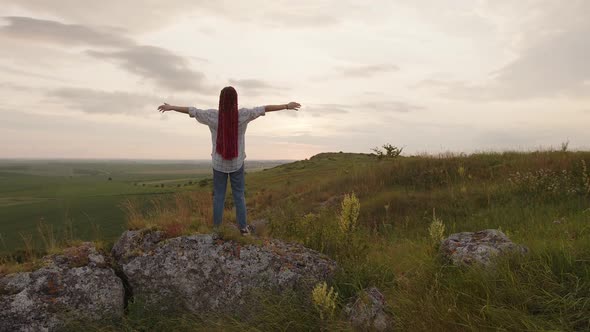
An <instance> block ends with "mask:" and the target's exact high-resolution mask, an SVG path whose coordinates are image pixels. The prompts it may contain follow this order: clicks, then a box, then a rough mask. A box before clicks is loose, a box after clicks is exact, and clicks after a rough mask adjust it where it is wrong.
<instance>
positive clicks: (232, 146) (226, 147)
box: [216, 86, 238, 160]
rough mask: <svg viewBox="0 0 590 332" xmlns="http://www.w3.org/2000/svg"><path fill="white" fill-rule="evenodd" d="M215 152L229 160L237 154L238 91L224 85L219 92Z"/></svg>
mask: <svg viewBox="0 0 590 332" xmlns="http://www.w3.org/2000/svg"><path fill="white" fill-rule="evenodd" d="M216 145H217V149H216V151H217V153H219V154H220V155H221V156H222V157H223V159H226V160H230V159H234V158H236V157H237V156H238V93H237V92H236V89H234V88H233V87H231V86H226V87H225V88H223V89H222V90H221V93H220V94H219V114H218V121H217V141H216Z"/></svg>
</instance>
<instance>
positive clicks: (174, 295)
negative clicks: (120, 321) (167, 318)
mask: <svg viewBox="0 0 590 332" xmlns="http://www.w3.org/2000/svg"><path fill="white" fill-rule="evenodd" d="M112 255H113V257H114V259H115V260H116V261H117V263H118V264H119V265H120V267H121V269H122V271H123V272H124V273H125V275H126V277H127V280H128V282H129V284H130V286H131V288H132V289H133V294H134V297H136V298H141V299H142V301H144V302H145V303H146V304H155V305H157V306H158V307H159V308H160V309H166V306H170V305H173V306H176V307H177V308H180V307H182V308H183V309H187V310H189V311H192V312H199V313H202V312H206V311H210V310H216V311H229V310H235V309H236V308H237V307H238V306H239V305H240V304H244V303H245V301H246V296H247V293H248V292H249V291H253V290H257V289H263V290H282V289H288V288H290V289H311V288H312V287H313V285H315V284H316V283H317V282H318V281H320V280H325V279H328V278H330V277H331V276H332V275H333V273H334V271H335V269H336V264H335V262H334V261H332V260H331V259H329V258H328V257H326V256H324V255H322V254H320V253H318V252H316V251H313V250H311V249H307V248H305V247H303V246H301V245H298V244H290V243H284V242H281V241H278V240H265V241H264V242H263V243H261V244H255V245H244V244H240V243H238V242H236V241H224V240H223V239H221V238H219V237H218V236H216V235H211V234H198V235H190V236H181V237H176V238H172V239H164V237H163V234H162V233H161V232H159V231H148V230H139V231H127V232H125V233H124V234H123V235H122V236H121V238H120V239H119V241H118V242H117V243H116V244H115V246H114V247H113V250H112Z"/></svg>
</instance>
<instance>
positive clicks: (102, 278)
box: [0, 243, 124, 331]
mask: <svg viewBox="0 0 590 332" xmlns="http://www.w3.org/2000/svg"><path fill="white" fill-rule="evenodd" d="M123 301H124V291H123V284H122V282H121V279H119V278H118V277H117V276H116V275H115V272H114V271H113V269H111V268H110V267H109V266H108V265H107V263H106V262H105V257H104V256H103V255H101V254H100V253H98V251H97V250H96V248H95V247H94V246H93V245H92V244H91V243H83V244H82V245H80V246H78V247H73V248H68V249H65V250H64V253H63V254H59V255H52V256H47V257H45V258H44V259H43V267H41V268H40V269H38V270H36V271H33V272H21V273H14V274H9V275H7V276H4V277H2V278H0V331H55V330H58V329H59V328H60V327H62V326H63V325H64V324H66V323H67V322H68V321H70V320H76V321H78V320H84V321H98V320H104V319H113V318H114V319H117V318H120V317H121V316H122V315H123V307H124V303H123Z"/></svg>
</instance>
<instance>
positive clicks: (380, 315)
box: [344, 287, 393, 331]
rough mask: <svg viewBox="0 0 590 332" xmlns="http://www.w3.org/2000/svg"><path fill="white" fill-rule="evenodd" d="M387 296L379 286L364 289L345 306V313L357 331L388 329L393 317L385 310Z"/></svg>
mask: <svg viewBox="0 0 590 332" xmlns="http://www.w3.org/2000/svg"><path fill="white" fill-rule="evenodd" d="M385 306H386V303H385V296H384V295H383V294H382V293H381V291H379V289H378V288H377V287H371V288H369V289H365V290H362V291H361V292H360V293H359V295H358V296H357V297H355V298H354V299H353V300H352V301H351V302H349V303H348V304H347V305H346V306H345V307H344V313H345V315H346V316H347V317H348V320H349V321H350V323H351V324H352V326H353V327H354V329H355V330H357V331H388V330H391V329H392V322H393V321H392V319H391V317H390V316H389V315H388V314H387V313H386V312H385Z"/></svg>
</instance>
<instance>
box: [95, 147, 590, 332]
mask: <svg viewBox="0 0 590 332" xmlns="http://www.w3.org/2000/svg"><path fill="white" fill-rule="evenodd" d="M587 165H590V152H582V151H580V152H570V151H535V152H502V153H477V154H471V155H465V154H455V155H453V154H444V155H436V156H428V155H421V156H400V157H396V158H382V159H378V158H376V157H375V156H374V155H370V154H354V153H322V154H319V155H316V156H313V157H312V158H309V159H307V160H301V161H297V162H292V163H288V164H283V165H279V166H276V167H273V168H269V169H264V170H261V171H258V172H248V174H247V177H246V184H247V186H246V197H247V202H248V208H249V217H250V220H252V221H254V220H256V221H257V222H259V223H260V225H261V227H260V228H259V229H258V231H259V232H258V238H256V239H254V240H253V241H258V240H260V239H261V240H263V239H268V238H274V239H280V240H282V241H287V242H298V243H300V244H302V245H304V246H305V247H307V248H311V249H313V250H316V251H318V252H320V253H322V254H324V255H327V256H328V257H330V258H331V259H334V260H335V261H336V263H337V264H338V266H339V267H340V269H339V271H338V273H337V274H336V275H335V277H334V279H333V280H332V281H331V282H330V284H329V287H333V291H334V294H335V293H337V295H336V297H335V298H334V301H335V302H334V303H335V306H336V307H337V308H339V309H343V308H344V307H345V306H346V303H348V302H349V301H350V300H351V299H354V298H355V297H356V296H357V295H358V294H361V293H362V292H363V290H365V289H369V288H371V287H377V288H378V289H379V290H380V291H381V292H382V293H383V296H384V298H385V299H386V300H385V310H386V311H387V312H388V313H389V314H391V316H392V317H393V318H394V323H393V326H394V327H395V328H396V329H399V330H429V331H432V330H466V331H468V330H481V329H488V328H493V329H506V330H523V329H537V330H543V329H548V330H584V329H588V328H590V321H588V317H590V297H589V296H588V294H590V265H589V262H590V232H588V224H589V222H590V201H589V198H590V172H589V171H588V168H587ZM210 185H211V184H210V183H205V185H204V186H197V187H194V188H193V190H184V191H182V192H178V193H175V194H173V195H172V196H169V197H167V198H163V199H162V200H152V201H148V202H143V203H141V202H137V201H135V202H134V201H129V202H128V204H127V205H125V213H126V216H127V220H128V225H127V227H128V228H131V229H143V228H146V227H147V228H149V229H155V230H158V231H161V232H162V234H165V236H166V237H169V238H174V237H177V236H190V235H191V234H198V233H208V232H209V231H210V229H209V227H210V220H211V206H210V205H211V187H210ZM350 197H354V198H355V199H356V198H358V210H355V208H354V206H356V205H354V204H353V203H351V202H354V200H351V198H350ZM351 204H353V205H352V208H351ZM355 204H356V203H355ZM226 206H227V207H228V210H227V211H226V214H225V216H226V217H227V219H226V220H224V223H225V224H226V225H231V224H232V223H234V222H235V216H234V215H233V212H232V211H231V207H232V202H231V194H230V193H228V198H227V201H226ZM354 211H358V217H356V216H355V217H354V218H352V217H351V214H355V213H354ZM352 219H354V220H355V222H354V227H352V226H351V227H348V228H346V227H345V228H343V226H342V222H343V220H352ZM343 229H345V230H346V231H343ZM485 229H495V230H498V231H501V232H503V233H504V234H505V235H506V236H508V237H509V238H510V240H512V241H514V242H515V243H518V244H522V245H523V246H526V248H527V255H525V256H517V257H508V258H506V259H499V260H498V261H497V262H496V264H495V265H494V267H493V268H491V269H490V268H485V269H484V268H480V267H477V266H473V267H470V268H457V267H456V266H454V265H452V264H448V263H446V262H444V261H441V260H440V255H439V245H440V240H441V238H440V236H441V235H444V236H448V235H450V234H454V233H461V232H477V231H481V230H485ZM227 232H228V234H230V235H229V237H230V238H231V239H233V240H234V241H243V239H240V238H239V237H238V236H236V235H231V234H232V233H231V232H232V230H231V227H230V230H228V231H227ZM101 245H102V246H103V247H105V248H106V249H107V250H109V249H110V245H112V243H108V242H106V243H105V242H104V241H103V242H101ZM99 247H100V246H99ZM449 250H451V249H449ZM304 295H305V294H303V295H292V296H294V297H289V301H286V300H285V298H281V297H278V298H275V297H269V298H268V300H267V301H265V302H264V303H263V307H264V310H262V311H260V312H258V314H257V315H256V316H255V317H251V320H249V321H248V322H239V321H236V320H234V319H232V318H231V315H230V316H227V315H225V316H224V315H222V316H219V317H208V318H203V317H194V316H190V315H189V316H185V315H181V316H170V317H168V316H164V317H163V316H157V317H156V316H154V317H152V318H151V319H140V318H139V316H134V315H133V313H137V312H141V310H143V309H141V308H142V307H141V306H140V305H139V304H132V305H130V310H131V311H130V312H131V314H130V316H128V318H126V320H125V321H124V323H123V324H124V326H126V327H127V328H131V329H158V327H159V328H163V327H170V326H179V329H182V327H181V326H184V327H185V328H186V329H187V330H190V329H191V327H192V328H194V327H197V326H207V327H209V328H212V327H213V326H215V327H216V328H219V327H220V326H222V327H224V328H226V329H229V330H233V329H252V328H256V329H261V330H273V329H276V328H278V327H281V326H292V328H293V330H310V329H312V330H313V329H321V328H322V327H323V328H325V329H330V327H331V328H332V329H335V330H339V329H341V328H343V326H347V325H346V324H343V323H344V321H343V319H344V318H343V317H342V316H340V315H338V314H334V315H328V316H326V315H324V316H322V318H321V319H320V318H319V316H318V311H317V309H316V308H315V307H313V306H309V305H308V304H306V303H307V302H305V301H304V300H303V298H305V297H299V296H304ZM307 295H309V294H307ZM307 295H306V296H307ZM289 296H291V295H289ZM337 312H339V311H337ZM301 317H305V319H302V318H301ZM175 324H176V325H175Z"/></svg>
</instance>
